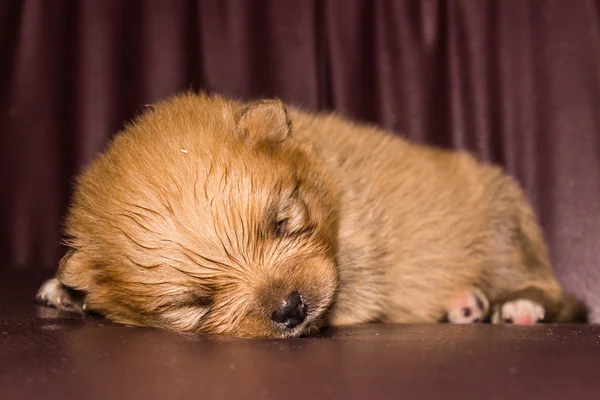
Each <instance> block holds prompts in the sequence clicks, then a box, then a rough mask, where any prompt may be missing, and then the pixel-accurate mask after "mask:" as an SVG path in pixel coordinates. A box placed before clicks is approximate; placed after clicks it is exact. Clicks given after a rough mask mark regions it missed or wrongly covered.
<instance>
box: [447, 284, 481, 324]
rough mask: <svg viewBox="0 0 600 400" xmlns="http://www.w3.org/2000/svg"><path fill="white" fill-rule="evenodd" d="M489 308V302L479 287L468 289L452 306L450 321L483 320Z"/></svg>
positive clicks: (470, 322) (449, 312) (468, 321)
mask: <svg viewBox="0 0 600 400" xmlns="http://www.w3.org/2000/svg"><path fill="white" fill-rule="evenodd" d="M488 308H489V302H488V300H487V298H486V297H485V296H484V294H483V293H482V292H481V291H480V290H479V289H472V290H469V291H466V292H464V293H463V294H462V295H460V296H459V297H458V298H457V299H456V300H455V301H454V303H453V304H452V305H451V306H450V309H449V310H448V322H450V323H453V324H472V323H476V322H483V320H484V319H485V318H486V316H487V312H488Z"/></svg>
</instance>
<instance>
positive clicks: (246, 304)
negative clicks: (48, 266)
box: [38, 94, 588, 337]
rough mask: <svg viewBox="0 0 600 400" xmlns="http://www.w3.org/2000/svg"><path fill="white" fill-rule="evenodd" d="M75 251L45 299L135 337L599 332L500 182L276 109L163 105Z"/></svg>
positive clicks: (183, 101) (104, 182) (263, 104)
mask: <svg viewBox="0 0 600 400" xmlns="http://www.w3.org/2000/svg"><path fill="white" fill-rule="evenodd" d="M66 234H67V236H68V241H67V244H68V245H69V247H70V250H69V252H68V253H67V254H66V256H65V257H64V258H63V260H62V261H61V263H60V266H59V269H58V271H57V273H56V276H55V278H54V279H51V280H49V281H47V282H45V283H44V285H42V287H41V288H40V291H39V293H38V299H39V300H40V301H42V302H44V303H46V304H48V305H50V306H55V307H58V308H61V309H65V310H71V311H87V310H89V311H95V312H97V313H100V314H102V315H105V316H106V317H108V318H110V319H112V320H114V321H116V322H120V323H124V324H132V325H141V326H151V327H158V328H163V329H170V330H176V331H185V332H205V333H211V334H223V335H233V336H243V337H295V336H300V335H304V334H310V333H312V332H315V331H317V330H318V329H319V328H320V327H322V326H323V325H344V324H356V323H365V322H373V321H379V322H398V323H428V322H440V321H449V322H453V323H470V322H477V321H485V320H491V321H492V322H494V323H511V322H512V323H518V324H531V323H536V322H565V323H568V322H586V321H587V314H588V312H587V308H586V306H585V304H584V303H583V302H581V301H579V300H577V299H576V298H574V297H573V296H572V295H570V294H568V293H565V291H564V290H563V289H562V288H561V286H560V285H559V283H558V282H557V280H556V279H555V276H554V274H553V271H552V268H551V265H550V262H549V260H548V254H547V250H546V247H545V244H544V241H543V238H542V234H541V232H540V228H539V226H538V223H537V222H536V217H535V215H534V213H533V211H532V209H531V208H530V206H529V205H528V202H527V199H526V198H525V196H524V194H523V192H522V191H521V189H520V188H519V186H518V185H517V183H516V182H515V181H514V180H513V179H511V178H509V177H508V176H507V175H505V174H504V173H503V172H502V171H501V170H500V169H499V168H497V167H495V166H492V165H488V164H485V163H481V162H479V161H477V160H475V158H474V157H472V156H470V155H468V154H466V153H462V152H454V151H446V150H440V149H436V148H432V147H427V146H422V145H418V144H415V143H411V142H408V141H406V140H403V139H402V138H400V137H398V136H395V135H392V134H391V133H388V132H385V131H382V130H380V129H378V128H376V127H373V126H367V125H361V124H356V123H353V122H350V121H348V120H345V119H343V118H341V117H339V116H336V115H333V114H312V113H306V112H304V111H301V110H299V109H296V108H293V107H290V108H288V109H286V108H285V107H284V105H283V104H282V103H281V102H280V101H278V100H265V101H256V102H251V103H247V104H242V103H239V102H236V101H233V100H230V99H226V98H223V97H220V96H216V95H212V96H209V95H206V94H183V95H179V96H175V97H172V98H169V99H167V100H165V101H163V102H160V103H158V104H156V105H155V106H153V107H152V108H151V109H150V110H148V111H147V112H146V113H144V114H143V115H141V116H140V117H139V118H137V120H135V121H134V122H133V123H132V124H131V125H129V126H127V127H126V128H125V129H124V131H123V132H121V133H120V134H118V135H117V136H116V137H115V138H114V140H113V141H112V142H111V144H110V145H109V146H108V148H107V149H106V151H105V152H104V153H103V154H102V155H100V156H99V157H98V158H97V159H96V160H95V161H94V162H93V163H92V164H91V165H90V166H89V167H88V168H87V169H86V170H85V171H84V172H83V173H82V174H81V176H80V177H79V179H78V182H77V186H76V191H75V194H74V198H73V202H72V206H71V208H70V211H69V214H68V217H67V221H66Z"/></svg>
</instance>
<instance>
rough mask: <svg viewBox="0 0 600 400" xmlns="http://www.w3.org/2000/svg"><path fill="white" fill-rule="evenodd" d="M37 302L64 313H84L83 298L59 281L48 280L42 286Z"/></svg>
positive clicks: (54, 279)
mask: <svg viewBox="0 0 600 400" xmlns="http://www.w3.org/2000/svg"><path fill="white" fill-rule="evenodd" d="M36 298H37V300H38V301H39V302H40V303H42V304H44V305H46V306H48V307H54V308H57V309H59V310H63V311H70V312H79V313H81V312H84V311H85V308H86V307H85V304H84V302H83V296H82V295H81V294H80V293H79V292H76V291H74V290H72V289H69V288H67V287H66V286H64V285H63V284H61V283H60V282H59V281H58V279H56V278H52V279H48V280H47V281H46V282H44V283H43V284H42V286H41V287H40V289H39V290H38V292H37V295H36Z"/></svg>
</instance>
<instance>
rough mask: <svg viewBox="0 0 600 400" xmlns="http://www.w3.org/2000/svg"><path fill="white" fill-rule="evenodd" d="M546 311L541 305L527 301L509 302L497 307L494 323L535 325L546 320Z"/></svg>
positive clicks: (493, 318)
mask: <svg viewBox="0 0 600 400" xmlns="http://www.w3.org/2000/svg"><path fill="white" fill-rule="evenodd" d="M545 314H546V310H545V309H544V307H543V306H541V305H540V304H538V303H536V302H534V301H532V300H527V299H516V300H511V301H507V302H506V303H503V304H500V305H499V306H497V307H496V310H495V312H494V316H493V317H492V323H494V324H516V325H534V324H537V323H539V322H542V321H543V320H544V317H545Z"/></svg>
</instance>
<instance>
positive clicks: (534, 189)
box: [0, 0, 600, 306]
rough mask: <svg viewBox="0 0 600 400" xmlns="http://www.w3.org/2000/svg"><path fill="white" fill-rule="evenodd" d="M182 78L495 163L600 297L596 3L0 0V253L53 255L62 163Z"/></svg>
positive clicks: (49, 258) (560, 264)
mask: <svg viewBox="0 0 600 400" xmlns="http://www.w3.org/2000/svg"><path fill="white" fill-rule="evenodd" d="M190 88H192V89H200V88H202V89H207V90H210V91H217V92H221V93H224V94H228V95H234V96H237V97H241V98H253V97H259V96H278V97H280V98H282V99H283V100H285V101H289V102H293V103H296V104H299V105H301V106H304V107H307V108H310V109H336V110H339V111H342V112H344V113H346V114H348V115H351V116H354V117H355V118H359V119H362V120H367V121H372V122H377V123H379V124H381V125H383V126H384V127H387V128H389V129H393V130H395V131H398V132H400V133H401V134H403V135H405V136H407V137H410V138H412V139H414V140H417V141H420V142H425V143H431V144H437V145H441V146H444V147H452V148H467V149H469V150H471V151H473V152H475V153H477V154H478V155H480V156H481V157H483V158H485V159H488V160H491V161H495V162H498V163H501V164H502V165H504V166H505V167H506V168H507V170H508V171H509V172H510V173H512V174H513V175H514V176H515V177H516V178H517V179H518V180H519V181H520V182H521V183H522V184H523V186H524V187H525V189H526V191H527V193H528V194H529V196H530V198H531V200H532V202H533V204H534V206H535V208H536V210H537V212H538V214H539V215H540V218H541V221H542V225H543V227H544V229H545V231H546V236H547V238H548V241H549V243H550V246H551V254H552V259H553V261H554V263H555V266H556V270H557V272H558V274H559V277H560V279H561V281H562V282H563V283H564V284H565V285H566V286H567V287H569V288H570V289H573V290H576V291H577V292H579V293H582V294H584V295H585V297H586V298H587V299H588V301H589V302H590V303H591V304H593V305H598V306H600V287H599V285H600V268H599V263H598V259H599V256H600V134H599V130H600V2H599V1H594V0H570V1H566V0H445V1H444V0H389V1H383V0H381V1H378V0H205V1H199V0H198V1H191V0H137V1H133V0H122V1H118V0H102V1H97V0H88V1H83V0H82V1H74V0H71V1H69V0H52V1H47V0H23V1H10V0H1V1H0V168H1V170H2V173H1V174H0V176H1V178H0V179H1V180H0V187H1V188H2V195H1V196H0V263H1V264H8V265H16V266H22V267H36V268H53V267H54V266H55V264H56V261H57V260H58V259H59V257H60V256H61V255H62V251H63V249H62V248H61V246H60V245H59V241H60V238H61V221H62V217H63V215H64V211H65V207H66V205H67V204H68V200H69V195H70V191H71V188H72V179H73V176H74V174H75V173H76V172H77V171H78V170H79V169H80V168H81V166H82V165H84V164H85V163H87V162H89V161H90V160H91V159H92V158H93V156H94V155H95V154H97V153H98V152H99V151H100V150H101V149H102V148H103V146H104V144H105V143H106V140H107V139H108V138H109V137H110V136H111V135H112V134H114V133H115V132H116V131H118V130H119V129H120V128H121V127H122V125H123V123H124V122H125V121H126V120H128V119H129V118H131V117H132V116H134V115H135V114H136V113H137V112H139V111H140V110H141V108H142V106H143V105H144V104H147V103H150V102H153V101H155V100H157V99H160V98H162V97H164V96H167V95H169V94H171V93H174V92H176V91H180V90H185V89H190Z"/></svg>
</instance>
